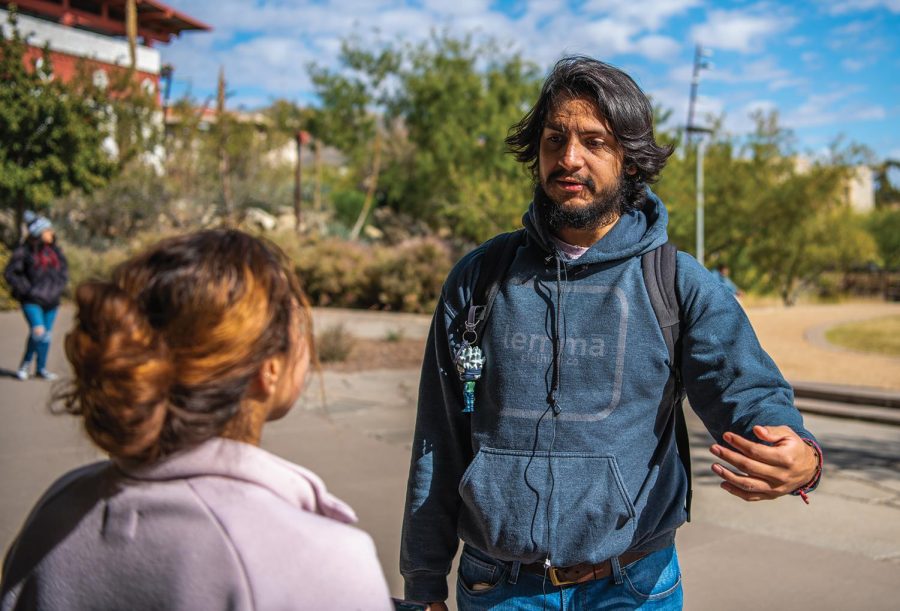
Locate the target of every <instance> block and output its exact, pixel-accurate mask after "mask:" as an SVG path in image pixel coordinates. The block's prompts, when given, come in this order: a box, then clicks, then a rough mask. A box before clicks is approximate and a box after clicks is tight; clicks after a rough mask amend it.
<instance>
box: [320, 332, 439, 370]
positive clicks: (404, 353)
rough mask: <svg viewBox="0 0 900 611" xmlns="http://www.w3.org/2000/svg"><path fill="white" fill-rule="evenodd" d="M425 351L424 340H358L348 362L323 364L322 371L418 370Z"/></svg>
mask: <svg viewBox="0 0 900 611" xmlns="http://www.w3.org/2000/svg"><path fill="white" fill-rule="evenodd" d="M424 351H425V340H424V339H400V340H395V341H388V340H385V339H367V338H356V339H355V340H354V342H353V349H352V350H351V351H350V355H349V356H348V357H347V359H346V360H344V361H341V362H333V363H323V364H322V369H323V370H324V371H340V372H345V373H350V372H356V371H366V370H369V369H418V368H419V367H421V366H422V354H423V353H424Z"/></svg>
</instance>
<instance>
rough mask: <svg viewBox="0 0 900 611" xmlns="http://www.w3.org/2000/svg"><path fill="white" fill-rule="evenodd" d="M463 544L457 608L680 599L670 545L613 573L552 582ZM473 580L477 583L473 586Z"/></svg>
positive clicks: (575, 608)
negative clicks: (564, 582) (565, 582)
mask: <svg viewBox="0 0 900 611" xmlns="http://www.w3.org/2000/svg"><path fill="white" fill-rule="evenodd" d="M514 573H515V565H514V564H511V563H508V562H502V561H499V560H494V559H492V558H490V557H489V556H486V555H485V554H482V553H481V552H479V551H478V550H475V549H473V548H471V547H469V546H466V547H465V548H463V553H462V556H461V557H460V560H459V579H458V580H457V585H456V603H457V607H458V608H459V610H460V611H476V610H478V611H480V610H482V609H497V610H503V611H507V610H509V611H512V610H517V611H518V610H521V611H531V610H544V609H546V610H549V611H555V610H557V609H559V610H563V611H588V610H594V609H617V610H618V609H647V610H651V609H652V610H653V611H660V610H665V611H671V610H680V609H681V608H682V605H683V604H684V594H683V592H682V589H681V570H680V569H679V568H678V555H677V554H676V553H675V546H674V545H672V546H670V547H667V548H665V549H661V550H659V551H656V552H653V553H651V554H648V555H647V556H644V557H643V558H641V559H640V560H638V561H637V562H633V563H631V564H629V565H626V566H619V562H618V560H614V561H613V575H612V576H611V577H608V578H606V579H597V580H594V581H588V582H585V583H581V584H577V585H572V586H562V587H557V586H554V585H553V584H552V583H550V578H549V577H547V578H546V580H545V579H544V577H543V576H541V575H536V574H534V573H528V572H525V571H520V572H519V573H518V575H515V574H514ZM474 584H479V585H478V586H476V587H474V588H473V585H474Z"/></svg>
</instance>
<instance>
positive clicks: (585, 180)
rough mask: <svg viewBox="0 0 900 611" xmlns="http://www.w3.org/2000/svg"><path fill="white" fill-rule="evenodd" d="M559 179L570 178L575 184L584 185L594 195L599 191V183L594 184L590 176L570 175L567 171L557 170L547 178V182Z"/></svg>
mask: <svg viewBox="0 0 900 611" xmlns="http://www.w3.org/2000/svg"><path fill="white" fill-rule="evenodd" d="M559 178H568V179H569V180H572V181H574V182H577V183H578V184H580V185H584V186H585V187H587V188H588V191H590V192H592V193H594V192H596V191H597V183H595V182H594V179H593V178H591V177H590V176H579V175H578V174H571V175H570V174H568V173H567V172H566V171H565V170H555V171H553V172H551V173H550V176H548V177H547V180H548V181H549V180H557V179H559Z"/></svg>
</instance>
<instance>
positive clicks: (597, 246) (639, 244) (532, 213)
mask: <svg viewBox="0 0 900 611" xmlns="http://www.w3.org/2000/svg"><path fill="white" fill-rule="evenodd" d="M522 224H523V225H524V226H525V231H526V233H527V234H528V236H529V237H530V238H531V239H532V240H534V241H535V242H537V243H538V244H539V245H540V247H541V248H542V249H543V250H545V251H546V252H548V253H555V252H556V250H557V249H556V246H555V245H554V244H553V241H552V239H551V238H550V230H549V228H547V226H546V225H545V224H544V222H543V220H542V219H541V216H540V214H538V210H537V206H536V205H535V202H534V201H532V202H531V204H530V205H529V206H528V211H527V212H526V213H525V215H524V216H523V217H522ZM668 224H669V213H668V212H667V211H666V207H665V206H664V205H663V203H662V201H661V200H660V199H659V198H658V197H657V196H656V194H655V193H653V191H651V190H650V188H649V187H648V188H647V198H646V200H645V202H644V206H643V208H642V209H641V210H632V211H630V212H628V213H626V214H624V215H622V216H621V217H619V220H617V221H616V224H615V225H614V226H613V228H612V229H611V230H610V231H609V233H607V234H606V235H605V236H603V237H602V238H600V240H598V241H597V242H595V243H594V245H593V246H591V247H590V249H588V251H587V252H586V253H585V254H584V255H582V256H581V257H580V258H579V259H578V265H584V264H592V263H605V262H609V261H619V260H622V259H628V258H631V257H636V256H639V255H642V254H644V253H645V252H648V251H651V250H653V249H654V248H657V247H659V246H661V245H663V244H665V242H666V241H667V240H668V235H667V233H666V226H667V225H668Z"/></svg>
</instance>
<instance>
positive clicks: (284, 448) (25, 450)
mask: <svg viewBox="0 0 900 611" xmlns="http://www.w3.org/2000/svg"><path fill="white" fill-rule="evenodd" d="M803 308H804V309H802V310H801V308H797V309H796V310H794V309H792V310H779V309H765V310H758V311H753V310H751V311H750V313H749V314H750V318H751V320H752V321H753V323H754V325H755V326H756V328H757V330H758V332H759V335H760V337H761V340H762V342H763V344H764V346H766V348H767V349H768V350H769V351H770V352H771V353H772V355H773V357H774V358H775V360H776V362H778V363H779V365H780V366H781V367H782V369H783V370H784V372H785V374H786V375H787V376H788V377H789V378H790V377H797V378H800V377H802V378H803V379H811V380H822V381H830V382H835V383H864V384H867V385H873V386H883V387H895V388H896V387H900V386H898V383H900V375H898V374H900V369H897V367H898V366H897V364H896V363H894V362H893V361H890V360H889V361H884V360H880V359H878V357H874V358H876V360H877V362H876V361H873V360H871V359H872V358H873V357H868V356H866V355H857V354H854V353H847V354H844V353H836V352H835V353H832V352H828V354H829V355H830V358H821V354H820V353H818V352H817V351H818V350H820V349H821V348H817V347H814V346H813V345H812V344H810V343H809V342H808V341H807V340H806V339H805V338H804V330H805V329H807V328H808V327H810V326H813V325H821V324H826V323H830V322H834V323H837V322H842V321H844V320H848V319H858V318H859V317H869V316H881V315H884V314H895V313H898V312H900V306H893V305H889V306H884V307H882V306H880V305H868V304H862V305H853V306H824V307H822V308H821V309H819V308H817V307H812V306H804V307H803ZM70 316H71V314H70V312H68V311H64V312H63V314H62V316H61V318H60V327H59V328H60V329H64V328H65V327H66V325H67V324H68V323H69V321H70ZM316 316H317V319H318V324H319V325H324V326H328V325H330V324H334V323H335V322H338V321H341V320H343V321H345V322H346V325H347V327H348V328H349V329H350V330H351V331H353V332H354V333H357V334H359V335H361V336H368V337H373V338H379V337H385V336H386V334H387V333H388V332H394V331H398V330H402V331H403V333H404V336H405V337H424V335H425V333H426V332H427V327H428V317H421V316H397V315H385V314H379V313H371V312H366V313H356V312H347V311H343V312H341V311H317V312H316ZM789 333H790V334H793V336H792V337H793V339H792V340H789V339H788V338H786V335H787V334H789ZM62 335H63V333H62V332H58V333H57V335H56V337H57V341H56V343H55V344H54V350H53V354H52V357H51V366H52V367H55V368H56V369H57V370H60V371H61V370H63V361H62V355H61V350H60V345H61V342H60V341H59V338H61V337H62ZM23 341H24V324H23V323H22V321H21V316H20V315H19V314H18V313H4V314H0V354H3V355H5V357H4V362H2V363H0V367H5V368H6V369H7V370H12V369H14V368H15V365H16V364H17V362H16V359H17V358H18V356H19V350H20V349H21V345H22V343H23ZM795 343H796V345H794V344H795ZM813 362H815V365H814V366H813V365H810V363H813ZM875 368H882V369H886V371H883V372H880V373H879V372H874V371H867V370H868V369H875ZM879 381H882V382H883V383H879ZM320 384H324V390H325V394H326V397H327V407H323V406H322V404H321V402H320V401H319V399H318V397H319V396H320V390H321V389H320V387H319V385H320ZM417 387H418V371H417V370H399V371H398V370H374V371H366V372H361V373H334V372H327V373H325V374H324V375H323V376H322V377H321V378H318V379H317V380H316V379H314V381H313V383H312V384H311V385H310V388H309V389H308V391H307V393H306V395H305V397H304V398H303V399H302V400H301V404H300V405H299V406H298V408H297V409H295V410H294V411H292V412H291V413H290V414H289V415H288V416H287V417H286V418H284V419H283V420H281V421H279V422H276V423H272V424H271V425H269V426H268V427H267V428H266V431H265V434H264V438H263V446H264V447H266V448H267V449H269V450H271V451H273V452H275V453H277V454H279V455H281V456H284V457H285V458H287V459H289V460H293V461H295V462H297V463H300V464H303V465H305V466H307V467H309V468H311V469H313V470H315V471H316V472H317V473H319V474H320V475H321V476H322V477H323V478H324V479H325V481H326V482H327V483H328V485H329V487H330V488H331V489H332V490H333V491H334V492H335V493H336V494H338V495H339V496H341V497H342V498H344V499H345V500H347V501H348V502H350V503H351V504H352V505H353V506H354V507H355V508H356V509H357V511H358V513H359V515H360V527H362V528H364V529H365V530H366V531H368V532H370V533H371V534H372V536H373V538H374V539H375V542H376V545H377V547H378V550H379V554H380V557H381V560H382V564H383V567H384V569H385V573H386V576H387V578H388V581H389V584H390V586H391V589H392V591H393V593H394V594H396V595H399V594H400V593H401V592H402V580H401V578H400V575H399V572H398V570H397V563H398V557H399V533H400V523H401V519H402V518H401V512H402V506H403V499H404V496H405V485H406V473H407V469H408V465H409V446H410V439H411V431H412V427H413V421H414V414H415V396H416V391H417ZM47 395H48V386H47V385H46V384H43V383H41V382H38V381H29V382H25V383H22V382H18V381H17V380H14V379H12V378H10V377H0V397H2V399H0V410H2V413H3V415H4V426H3V427H2V428H0V486H2V489H3V490H4V494H3V495H2V498H0V545H2V546H3V547H4V549H5V547H6V546H7V545H8V543H9V542H10V540H11V538H12V537H13V536H14V534H15V532H16V530H17V529H18V528H19V526H20V524H21V521H22V520H23V519H24V517H25V515H26V513H27V510H28V508H30V506H31V505H32V504H33V503H34V501H35V500H36V498H37V497H38V495H39V494H40V493H41V492H42V491H43V490H44V489H45V488H46V487H47V485H49V483H50V482H51V481H52V480H53V479H55V478H56V477H57V476H58V475H60V474H61V473H63V472H64V471H66V470H68V469H70V468H72V467H74V466H76V465H78V464H81V463H83V462H86V461H88V460H93V459H95V458H96V457H98V453H97V452H96V451H95V450H93V448H92V447H91V446H90V444H88V443H87V441H86V440H85V439H84V437H83V434H82V433H80V431H79V430H78V426H77V423H76V422H74V420H73V419H71V418H69V417H62V416H52V415H50V414H49V413H48V411H47V409H46V407H45V406H46V399H47ZM806 420H807V423H808V426H809V427H810V429H811V430H813V431H815V432H816V434H817V435H818V436H819V438H820V441H822V443H823V445H824V446H825V448H826V452H827V456H828V458H829V463H828V465H827V466H826V478H825V479H824V481H823V484H822V486H821V487H820V489H819V491H817V492H816V493H815V495H813V497H812V498H811V501H812V504H811V505H810V506H805V505H803V503H802V502H801V501H800V500H799V499H796V498H785V499H781V500H779V501H777V502H774V503H755V504H748V503H743V502H741V501H738V500H737V499H734V497H731V496H730V495H727V494H725V493H724V492H722V491H721V490H720V489H719V488H718V486H717V481H716V478H714V477H711V474H710V472H709V464H710V460H709V459H708V458H707V456H709V454H708V453H707V451H706V446H707V443H708V440H707V437H706V435H705V432H704V431H703V429H702V426H700V425H699V423H698V422H696V421H694V422H692V423H691V427H690V428H691V431H692V442H693V454H694V471H695V480H696V484H695V487H696V489H695V499H694V507H695V510H694V519H693V522H692V523H691V524H689V525H687V526H685V527H684V528H683V529H681V530H680V531H679V539H678V544H679V555H680V558H681V562H682V568H683V571H684V584H685V593H686V608H687V609H700V610H704V609H710V610H712V609H722V608H729V609H754V610H755V609H759V608H772V609H782V608H791V609H820V610H821V609H835V610H839V609H885V610H886V609H894V608H896V605H897V600H898V597H900V456H898V454H900V427H886V426H878V425H873V424H866V423H858V422H848V421H844V420H834V419H831V418H826V417H812V416H810V417H807V419H806Z"/></svg>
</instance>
